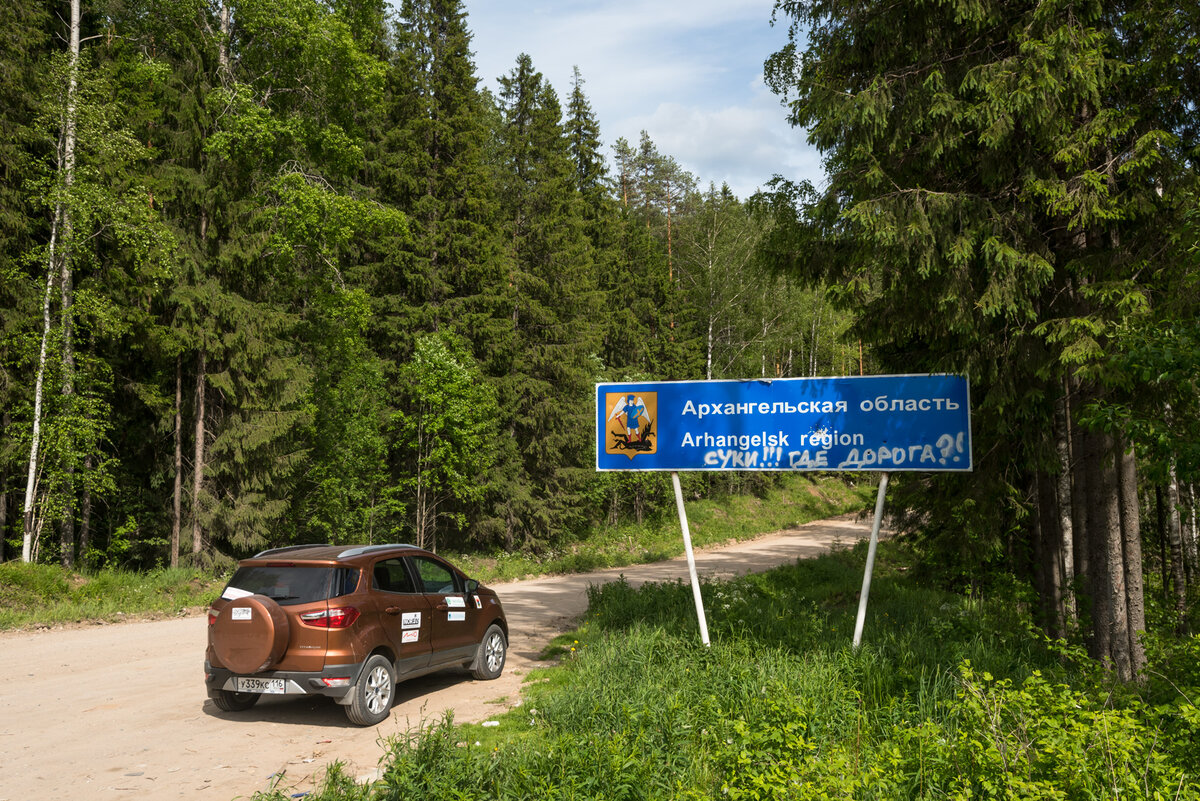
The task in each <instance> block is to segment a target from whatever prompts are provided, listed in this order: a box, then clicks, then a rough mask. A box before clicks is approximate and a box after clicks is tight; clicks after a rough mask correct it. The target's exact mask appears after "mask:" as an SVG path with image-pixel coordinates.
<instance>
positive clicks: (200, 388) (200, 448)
mask: <svg viewBox="0 0 1200 801" xmlns="http://www.w3.org/2000/svg"><path fill="white" fill-rule="evenodd" d="M204 358H205V355H204V351H203V350H201V351H200V355H199V357H198V358H197V361H196V451H195V458H194V460H193V462H192V553H194V554H196V553H200V549H201V547H202V546H203V541H202V539H201V535H200V486H201V484H202V483H203V482H204V382H205V361H204Z"/></svg>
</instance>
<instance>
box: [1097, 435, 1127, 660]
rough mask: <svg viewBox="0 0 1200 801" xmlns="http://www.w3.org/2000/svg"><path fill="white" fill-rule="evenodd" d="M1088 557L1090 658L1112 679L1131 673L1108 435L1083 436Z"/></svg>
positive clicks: (1117, 500)
mask: <svg viewBox="0 0 1200 801" xmlns="http://www.w3.org/2000/svg"><path fill="white" fill-rule="evenodd" d="M1087 437H1088V439H1090V440H1091V446H1090V447H1089V449H1088V456H1089V457H1090V458H1089V460H1088V461H1089V463H1090V469H1089V480H1088V490H1089V495H1090V497H1091V503H1089V504H1088V506H1089V510H1088V539H1089V543H1090V544H1091V546H1092V547H1091V548H1090V551H1091V552H1090V553H1089V555H1088V563H1089V570H1090V572H1091V586H1092V632H1093V636H1094V653H1093V656H1094V657H1095V658H1096V659H1098V660H1100V661H1101V662H1104V663H1105V664H1106V665H1107V666H1108V667H1110V668H1111V669H1114V670H1115V671H1116V674H1117V678H1118V679H1119V680H1121V681H1129V680H1130V679H1131V678H1132V677H1133V668H1132V660H1131V656H1130V652H1129V618H1128V614H1127V608H1126V598H1125V558H1124V546H1123V542H1122V535H1121V510H1120V493H1119V487H1118V480H1117V469H1116V459H1115V457H1116V454H1115V453H1114V451H1115V449H1114V447H1113V440H1112V437H1111V436H1110V435H1108V434H1104V433H1096V434H1088V435H1087Z"/></svg>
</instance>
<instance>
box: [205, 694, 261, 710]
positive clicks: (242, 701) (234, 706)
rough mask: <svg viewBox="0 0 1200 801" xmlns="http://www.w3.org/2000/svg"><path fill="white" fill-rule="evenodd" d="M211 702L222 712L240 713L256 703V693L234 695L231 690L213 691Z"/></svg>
mask: <svg viewBox="0 0 1200 801" xmlns="http://www.w3.org/2000/svg"><path fill="white" fill-rule="evenodd" d="M210 697H211V698H212V702H213V703H214V704H216V705H217V709H220V710H221V711H222V712H241V711H242V710H245V709H249V708H250V707H252V706H254V705H255V704H257V703H258V699H259V698H260V696H259V694H258V693H235V692H233V691H232V690H213V693H212V695H211V696H210Z"/></svg>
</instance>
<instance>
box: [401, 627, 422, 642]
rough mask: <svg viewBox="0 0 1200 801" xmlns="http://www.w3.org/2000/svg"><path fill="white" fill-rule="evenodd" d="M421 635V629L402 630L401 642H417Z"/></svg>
mask: <svg viewBox="0 0 1200 801" xmlns="http://www.w3.org/2000/svg"><path fill="white" fill-rule="evenodd" d="M420 636H421V632H420V631H419V630H417V629H409V630H408V631H405V632H401V634H400V642H401V643H406V642H416V641H417V639H418V638H419V637H420Z"/></svg>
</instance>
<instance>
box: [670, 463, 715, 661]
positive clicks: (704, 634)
mask: <svg viewBox="0 0 1200 801" xmlns="http://www.w3.org/2000/svg"><path fill="white" fill-rule="evenodd" d="M671 484H672V485H673V486H674V487H675V507H676V508H677V509H678V510H679V525H680V526H681V527H682V528H683V551H684V553H686V554H687V563H688V578H690V579H691V582H692V598H693V599H694V600H695V602H696V620H697V621H698V622H699V623H700V641H701V642H703V643H704V646H705V647H706V648H707V647H708V646H709V639H708V620H707V618H705V617H704V599H703V598H701V596H700V579H699V578H698V577H697V576H696V557H695V555H693V554H692V533H691V531H689V530H688V522H687V512H686V511H684V508H683V490H682V489H680V488H679V474H678V473H676V472H672V473H671Z"/></svg>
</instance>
